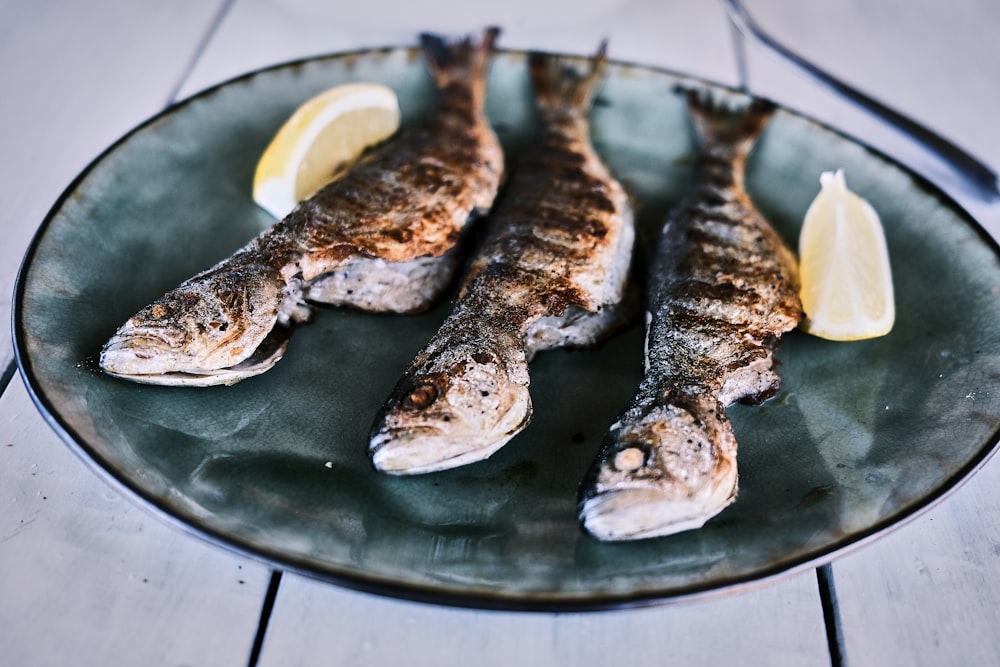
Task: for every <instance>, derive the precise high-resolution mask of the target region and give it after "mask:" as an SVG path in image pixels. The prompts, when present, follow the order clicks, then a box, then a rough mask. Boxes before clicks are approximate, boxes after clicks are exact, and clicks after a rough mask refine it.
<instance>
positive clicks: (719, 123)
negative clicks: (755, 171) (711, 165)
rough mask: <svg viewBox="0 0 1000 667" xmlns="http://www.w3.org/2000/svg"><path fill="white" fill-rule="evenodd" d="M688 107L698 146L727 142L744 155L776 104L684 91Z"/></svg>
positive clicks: (760, 100) (757, 99)
mask: <svg viewBox="0 0 1000 667" xmlns="http://www.w3.org/2000/svg"><path fill="white" fill-rule="evenodd" d="M687 102H688V110H689V111H690V114H691V119H692V122H693V124H694V129H695V134H696V136H697V139H698V142H699V144H700V145H701V146H706V145H712V144H729V145H732V146H734V147H736V148H737V149H738V150H740V152H742V153H743V154H744V155H745V154H747V153H749V152H750V149H751V148H752V147H753V145H754V142H755V141H756V140H757V137H758V136H759V135H760V133H761V132H762V131H763V129H764V127H765V126H766V125H767V123H768V121H770V119H771V116H772V115H773V113H774V110H775V105H774V103H773V102H771V101H769V100H765V99H762V98H759V97H754V98H746V97H743V96H740V97H735V96H725V95H722V94H714V95H713V94H712V93H709V92H707V91H701V90H697V89H690V90H688V91H687Z"/></svg>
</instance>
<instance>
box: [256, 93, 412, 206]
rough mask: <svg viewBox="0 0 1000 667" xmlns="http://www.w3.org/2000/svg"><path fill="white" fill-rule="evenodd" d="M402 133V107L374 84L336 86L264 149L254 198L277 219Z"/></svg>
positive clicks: (307, 104)
mask: <svg viewBox="0 0 1000 667" xmlns="http://www.w3.org/2000/svg"><path fill="white" fill-rule="evenodd" d="M397 129H399V102H398V100H397V98H396V93H395V92H394V91H393V90H392V89H391V88H389V87H387V86H383V85H381V84H376V83H349V84H344V85H341V86H336V87H334V88H331V89H329V90H327V91H325V92H322V93H320V94H319V95H316V96H315V97H313V98H311V99H309V100H308V101H306V102H305V103H304V104H302V105H301V106H300V107H299V108H298V109H296V110H295V112H294V113H293V114H292V115H291V116H290V117H289V119H288V120H287V121H285V123H284V125H282V126H281V128H280V129H279V130H278V132H277V134H275V135H274V138H273V139H272V140H271V143H270V144H269V145H268V147H267V148H266V149H265V150H264V153H263V154H262V155H261V158H260V161H259V162H258V163H257V171H256V173H255V174H254V180H253V199H254V201H255V202H257V204H258V205H259V206H260V207H261V208H263V209H264V210H266V211H268V212H269V213H270V214H271V215H273V216H274V217H276V218H279V219H280V218H283V217H285V216H286V215H288V213H290V212H291V210H292V209H293V208H294V207H295V204H297V203H298V202H300V201H302V200H303V199H306V198H308V197H309V196H311V195H312V194H313V193H315V192H316V190H318V189H319V188H320V187H322V186H323V185H325V184H326V183H328V182H329V181H330V180H331V179H332V178H333V177H334V176H335V175H336V174H337V172H339V171H341V170H342V169H343V168H344V167H346V166H348V165H349V164H350V163H352V162H354V161H355V160H357V159H358V157H360V156H361V154H362V153H363V152H364V150H365V149H366V148H368V147H369V146H373V145H375V144H377V143H379V142H381V141H384V140H385V139H387V138H388V137H390V136H391V135H392V134H394V133H395V132H396V130H397Z"/></svg>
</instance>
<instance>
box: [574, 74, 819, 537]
mask: <svg viewBox="0 0 1000 667" xmlns="http://www.w3.org/2000/svg"><path fill="white" fill-rule="evenodd" d="M688 102H689V104H688V106H689V109H690V114H691V117H692V119H693V124H694V128H695V134H696V137H697V138H698V141H699V144H700V150H699V153H700V162H701V165H700V176H699V180H698V183H697V186H696V187H695V188H694V189H693V191H692V192H691V194H689V195H688V196H687V197H686V198H685V200H684V201H683V202H682V203H681V205H680V206H679V207H678V208H677V209H675V211H674V212H672V214H671V215H670V216H668V219H667V221H666V223H665V225H664V227H663V230H662V234H661V236H660V238H659V240H658V242H657V247H656V249H655V251H654V256H653V259H652V261H651V270H650V273H649V278H648V289H647V299H648V306H647V307H648V312H647V327H646V359H645V371H644V377H643V379H642V381H641V383H640V385H639V387H638V389H637V392H636V394H635V396H634V398H633V399H632V402H631V403H630V405H629V406H628V407H627V409H626V410H625V411H624V412H623V413H622V414H621V415H620V417H619V418H618V420H617V422H616V423H615V424H613V425H612V426H611V428H610V430H609V432H608V434H607V436H606V437H605V440H604V442H603V443H602V446H601V451H600V453H599V455H598V457H597V459H596V461H595V462H594V464H593V465H592V467H591V469H590V471H589V472H588V475H587V477H586V478H585V479H584V481H583V483H582V485H581V493H580V499H579V513H580V521H581V523H582V525H583V527H584V529H585V530H587V531H588V532H589V533H591V534H592V535H594V536H596V537H598V538H600V539H603V540H627V539H638V538H646V537H654V536H659V535H668V534H671V533H676V532H679V531H683V530H689V529H692V528H699V527H701V526H702V525H703V524H704V522H705V521H706V520H708V519H709V518H711V517H712V516H714V515H716V514H717V513H718V512H720V511H722V509H724V508H725V507H726V506H727V505H729V504H730V503H731V502H732V501H733V500H734V498H735V495H736V490H737V467H736V450H737V444H736V438H735V436H734V435H733V430H732V426H731V424H730V422H729V419H728V417H727V415H726V411H725V408H726V406H727V405H729V404H730V403H732V402H734V401H737V400H742V401H747V402H761V401H763V400H765V399H766V398H768V397H769V396H772V395H773V394H774V393H775V392H776V391H777V390H778V387H779V384H780V378H779V377H778V375H777V373H776V372H775V370H774V368H773V366H772V352H773V349H772V348H773V346H774V344H775V343H776V341H777V340H778V338H779V337H780V336H781V335H782V333H784V332H786V331H789V330H790V329H792V328H794V327H795V326H796V324H797V323H798V321H799V319H800V317H801V315H802V310H801V304H800V302H799V298H798V269H797V265H796V262H795V258H794V256H793V254H792V253H791V251H790V250H789V249H788V248H787V246H786V245H785V244H784V242H783V241H782V239H781V238H780V237H779V235H778V234H777V232H775V230H774V229H773V228H772V227H771V226H770V225H769V224H768V223H767V221H766V220H764V218H763V217H762V216H761V214H760V213H759V212H758V211H757V210H756V209H755V208H754V205H753V203H752V202H751V201H750V198H749V197H748V195H747V193H746V191H745V190H744V187H743V175H744V168H745V163H746V159H747V155H748V154H749V152H750V150H751V148H752V147H753V145H754V143H755V141H756V138H757V136H758V134H759V133H760V132H761V131H762V129H763V128H764V127H765V125H766V123H767V122H768V120H769V118H770V116H771V114H772V112H773V106H772V105H770V104H769V103H766V102H764V101H761V100H756V101H753V102H749V103H748V102H746V101H743V102H742V103H740V102H738V101H735V100H730V101H729V102H726V101H725V100H720V99H715V100H712V99H709V98H708V97H707V96H703V95H699V94H698V93H695V92H692V93H689V95H688Z"/></svg>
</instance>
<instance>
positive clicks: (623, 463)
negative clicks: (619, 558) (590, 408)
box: [579, 396, 737, 540]
mask: <svg viewBox="0 0 1000 667" xmlns="http://www.w3.org/2000/svg"><path fill="white" fill-rule="evenodd" d="M736 489H737V470H736V440H735V437H734V436H733V433H732V428H731V427H730V425H729V420H728V418H727V417H726V415H725V408H724V407H723V406H722V404H721V403H719V402H718V400H717V399H715V398H714V397H710V396H706V397H700V398H698V399H694V400H690V401H664V402H655V403H653V404H647V405H641V406H633V407H632V408H631V409H630V410H628V411H626V413H625V414H624V415H623V416H622V417H621V418H620V419H619V420H618V422H616V423H615V424H614V425H613V426H612V427H611V429H610V431H609V432H608V435H607V436H606V438H605V441H604V444H603V446H602V449H601V454H600V455H599V457H598V459H597V460H596V461H595V463H594V466H593V467H592V468H591V471H590V473H589V474H588V477H587V480H586V481H585V482H584V484H583V485H582V487H581V498H580V503H579V510H580V521H581V523H582V525H583V527H584V529H585V530H587V532H589V533H590V534H591V535H593V536H595V537H597V538H599V539H602V540H633V539H643V538H648V537H660V536H663V535H671V534H674V533H678V532H682V531H685V530H692V529H695V528H700V527H701V526H702V525H704V523H705V521H707V520H708V519H710V518H711V517H713V516H715V515H716V514H718V513H719V512H721V511H722V510H723V509H724V508H725V507H726V506H728V505H729V504H730V503H731V502H732V501H733V500H734V499H735V497H736Z"/></svg>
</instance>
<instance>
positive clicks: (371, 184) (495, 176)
mask: <svg viewBox="0 0 1000 667" xmlns="http://www.w3.org/2000/svg"><path fill="white" fill-rule="evenodd" d="M497 34H498V30H496V29H495V28H491V29H488V30H486V32H485V34H484V35H483V37H482V39H481V40H480V41H479V42H478V43H474V42H473V41H472V40H470V39H465V40H463V41H458V42H455V43H446V42H445V41H444V40H443V39H442V38H440V37H437V36H433V35H422V36H421V44H422V47H423V52H424V54H425V57H426V60H427V63H428V66H429V68H430V70H431V72H432V74H433V76H434V80H435V84H436V88H437V92H438V105H437V109H436V111H435V112H434V113H432V114H431V115H430V116H429V117H428V118H426V119H425V120H424V121H422V122H419V123H416V124H414V125H412V126H410V127H405V128H403V129H402V130H401V131H400V133H398V134H397V135H396V137H394V138H392V139H390V140H389V141H388V142H386V143H384V144H382V145H381V146H380V147H379V148H377V149H375V150H374V151H373V152H372V153H371V154H370V155H368V156H366V157H363V158H362V159H361V160H360V161H359V162H358V163H356V164H355V165H354V166H353V167H351V168H350V169H348V170H347V171H346V172H344V173H342V174H340V175H339V176H337V177H335V179H334V180H333V181H332V182H330V183H329V184H327V185H325V186H324V187H322V188H321V189H320V190H319V191H318V192H317V193H316V194H315V195H313V196H312V197H311V198H309V199H308V200H306V201H304V202H302V203H300V204H299V205H298V206H296V208H295V209H294V210H293V211H292V212H291V213H289V215H288V216H286V217H285V218H284V219H283V220H281V221H279V222H278V223H276V224H275V225H273V226H272V227H270V228H269V229H267V230H265V231H264V232H262V233H261V234H260V235H259V236H258V237H257V238H255V239H253V240H252V241H250V243H248V244H247V245H246V246H245V247H243V248H242V249H240V250H239V251H237V252H236V253H234V254H233V255H232V256H230V257H229V258H227V259H225V260H223V261H222V262H220V263H219V264H217V265H216V266H214V267H212V268H211V269H209V270H207V271H204V272H202V273H199V274H198V275H196V276H194V277H193V278H191V279H189V280H187V281H186V282H184V283H183V284H181V285H180V286H179V287H177V288H176V289H174V290H172V291H170V292H168V293H167V294H166V295H164V296H163V297H161V298H160V299H158V300H156V301H154V302H153V303H152V304H150V305H149V306H147V307H145V308H143V309H142V310H140V311H139V312H138V313H137V314H136V315H134V316H133V317H132V318H130V319H129V320H128V321H127V322H126V323H125V324H123V325H122V326H121V327H120V328H119V329H118V331H117V332H116V333H115V335H114V336H113V337H112V338H111V339H110V340H109V341H108V342H107V343H106V344H105V346H104V349H103V351H102V352H101V359H100V364H101V367H102V368H103V369H104V371H105V372H107V373H109V374H111V375H116V376H120V377H123V378H125V379H128V380H134V381H136V382H145V383H152V384H180V385H187V386H205V385H215V384H232V383H234V382H238V381H239V380H242V379H244V378H246V377H250V376H252V375H256V374H259V373H262V372H264V371H266V370H268V369H269V368H271V367H272V366H273V365H274V364H275V363H276V362H277V361H278V360H279V359H280V358H281V355H282V354H283V352H284V349H285V345H286V342H287V334H288V331H289V328H290V327H291V326H292V325H294V324H296V323H302V322H307V321H309V320H310V319H311V318H312V316H313V312H314V309H313V307H312V305H311V303H312V302H318V303H325V304H333V305H343V306H352V307H355V308H360V309H363V310H367V311H373V312H401V313H407V312H416V311H419V310H422V309H425V308H427V307H428V306H429V305H430V304H431V303H432V302H433V301H434V300H436V299H437V298H438V297H439V296H440V295H441V294H442V292H443V291H444V290H445V288H446V287H447V286H448V284H449V283H450V281H451V279H452V277H453V276H454V274H455V273H456V272H457V269H458V266H459V264H460V258H459V256H458V251H457V250H456V246H457V242H458V241H459V238H460V236H461V234H462V232H463V228H464V227H465V225H466V223H467V222H468V221H469V219H470V218H471V217H473V215H474V214H481V213H483V212H485V211H486V210H488V209H489V208H490V206H491V205H492V203H493V200H494V198H495V196H496V193H497V190H498V189H499V185H500V182H501V179H502V176H503V168H504V167H503V164H504V158H503V153H502V150H501V147H500V143H499V141H498V140H497V137H496V135H495V134H494V132H493V130H492V128H491V127H490V125H489V122H488V120H487V118H486V115H485V111H484V100H485V95H486V70H487V66H488V63H489V60H490V56H491V55H492V53H493V45H494V41H495V39H496V36H497Z"/></svg>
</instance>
